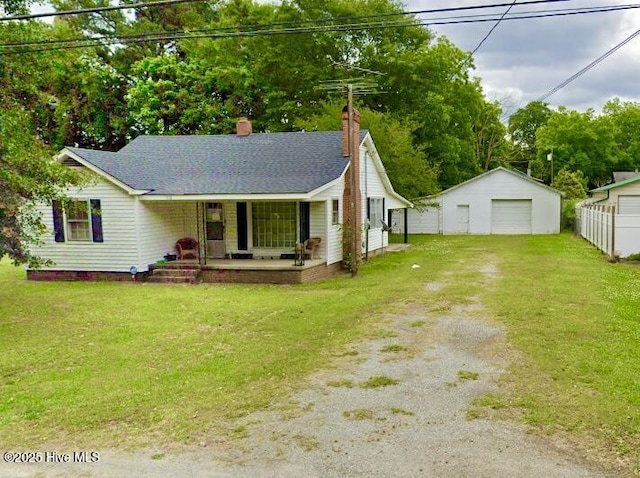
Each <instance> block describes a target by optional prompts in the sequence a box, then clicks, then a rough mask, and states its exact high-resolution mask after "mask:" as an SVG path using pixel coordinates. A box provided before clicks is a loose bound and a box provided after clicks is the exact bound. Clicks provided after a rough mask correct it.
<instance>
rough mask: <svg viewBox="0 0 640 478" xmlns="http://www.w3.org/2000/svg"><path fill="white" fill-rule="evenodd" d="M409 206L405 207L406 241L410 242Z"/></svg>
mask: <svg viewBox="0 0 640 478" xmlns="http://www.w3.org/2000/svg"><path fill="white" fill-rule="evenodd" d="M408 229H409V208H406V207H405V208H404V243H405V244H407V243H408V242H409V232H408Z"/></svg>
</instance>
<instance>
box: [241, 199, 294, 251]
mask: <svg viewBox="0 0 640 478" xmlns="http://www.w3.org/2000/svg"><path fill="white" fill-rule="evenodd" d="M283 204H289V205H291V204H293V208H294V215H293V223H292V226H293V229H291V226H289V227H287V225H286V224H282V225H278V224H276V226H275V227H276V235H274V234H273V230H272V231H268V230H265V231H262V230H261V227H260V226H261V224H259V223H258V222H257V219H256V211H257V210H259V209H261V208H265V207H266V206H269V207H270V208H271V209H270V211H269V213H270V214H272V215H273V214H276V213H278V211H277V209H278V207H277V206H281V205H283ZM298 210H299V203H298V202H296V201H260V202H253V203H252V204H251V242H252V246H253V247H254V248H256V249H282V250H289V249H292V248H293V247H295V244H296V242H297V241H298V224H299V218H298V214H299V211H298ZM283 222H284V221H283ZM265 227H267V226H266V224H265ZM270 227H271V229H273V225H272V226H270ZM268 228H269V227H267V229H268ZM287 229H288V230H287ZM270 233H271V234H270ZM279 233H281V234H284V235H286V236H288V238H286V239H285V240H277V234H279ZM268 237H270V239H269V240H268V241H267V238H268ZM274 238H276V240H275V241H274ZM262 239H264V241H263V240H262Z"/></svg>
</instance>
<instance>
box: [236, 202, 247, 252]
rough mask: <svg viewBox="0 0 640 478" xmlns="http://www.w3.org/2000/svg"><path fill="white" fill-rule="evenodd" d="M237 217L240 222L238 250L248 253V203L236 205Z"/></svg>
mask: <svg viewBox="0 0 640 478" xmlns="http://www.w3.org/2000/svg"><path fill="white" fill-rule="evenodd" d="M236 216H237V221H238V250H239V251H246V250H247V249H248V248H249V241H248V237H247V203H246V202H239V203H236Z"/></svg>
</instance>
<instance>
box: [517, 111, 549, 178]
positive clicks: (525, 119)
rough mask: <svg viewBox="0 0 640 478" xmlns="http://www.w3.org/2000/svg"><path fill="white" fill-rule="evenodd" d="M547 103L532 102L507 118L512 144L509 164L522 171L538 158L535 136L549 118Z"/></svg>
mask: <svg viewBox="0 0 640 478" xmlns="http://www.w3.org/2000/svg"><path fill="white" fill-rule="evenodd" d="M551 114H552V110H551V108H549V105H548V104H547V103H543V102H541V101H532V102H531V103H529V104H527V105H526V106H525V107H524V108H520V109H519V110H518V111H516V112H515V113H514V114H513V115H511V117H509V126H508V133H509V137H510V138H511V141H512V143H513V155H512V158H511V162H512V163H514V164H515V165H517V166H518V167H519V168H520V169H522V170H524V169H526V168H528V167H529V164H530V163H531V162H532V161H535V160H536V158H537V157H538V149H537V144H536V135H537V132H538V130H539V129H540V128H542V127H543V126H545V125H546V124H547V122H548V121H549V118H551Z"/></svg>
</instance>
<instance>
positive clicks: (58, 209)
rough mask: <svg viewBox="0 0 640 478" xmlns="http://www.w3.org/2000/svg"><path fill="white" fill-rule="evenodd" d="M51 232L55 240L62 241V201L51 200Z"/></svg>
mask: <svg viewBox="0 0 640 478" xmlns="http://www.w3.org/2000/svg"><path fill="white" fill-rule="evenodd" d="M52 206H53V232H54V237H55V241H56V242H64V216H63V214H62V203H61V202H60V201H53V203H52Z"/></svg>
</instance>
